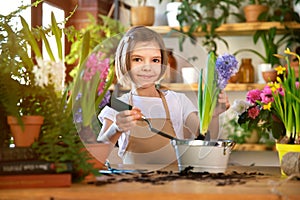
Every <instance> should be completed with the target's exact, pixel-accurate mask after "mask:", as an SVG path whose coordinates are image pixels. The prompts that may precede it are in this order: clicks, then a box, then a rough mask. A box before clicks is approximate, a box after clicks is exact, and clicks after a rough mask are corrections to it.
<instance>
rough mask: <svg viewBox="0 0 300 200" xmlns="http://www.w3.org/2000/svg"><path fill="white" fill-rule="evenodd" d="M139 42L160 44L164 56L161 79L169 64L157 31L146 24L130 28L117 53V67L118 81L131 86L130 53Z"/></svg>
mask: <svg viewBox="0 0 300 200" xmlns="http://www.w3.org/2000/svg"><path fill="white" fill-rule="evenodd" d="M138 42H155V43H157V44H158V46H159V48H160V52H161V56H162V63H161V74H160V76H159V78H158V79H160V78H161V77H162V76H163V75H164V73H165V71H166V67H167V64H168V57H167V52H166V48H165V44H164V41H163V39H162V37H161V36H160V35H159V34H158V33H156V32H155V31H153V30H151V29H148V28H146V27H144V26H136V27H132V28H131V29H129V30H128V31H127V32H126V33H125V35H124V36H123V37H122V39H121V41H120V42H119V45H118V48H117V51H116V55H115V69H116V75H117V78H118V83H119V84H121V85H123V86H130V84H131V81H132V80H131V79H130V74H129V71H130V54H131V52H132V50H133V49H134V47H135V45H136V44H137V43H138Z"/></svg>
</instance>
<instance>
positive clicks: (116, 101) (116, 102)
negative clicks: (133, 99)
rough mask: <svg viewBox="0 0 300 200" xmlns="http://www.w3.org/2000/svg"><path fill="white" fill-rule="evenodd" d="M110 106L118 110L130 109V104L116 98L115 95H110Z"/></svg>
mask: <svg viewBox="0 0 300 200" xmlns="http://www.w3.org/2000/svg"><path fill="white" fill-rule="evenodd" d="M110 106H111V107H112V108H113V109H115V110H116V111H118V112H121V111H124V110H131V109H132V106H131V105H129V104H127V103H125V102H123V101H121V100H119V99H117V98H116V97H115V96H112V97H111V100H110Z"/></svg>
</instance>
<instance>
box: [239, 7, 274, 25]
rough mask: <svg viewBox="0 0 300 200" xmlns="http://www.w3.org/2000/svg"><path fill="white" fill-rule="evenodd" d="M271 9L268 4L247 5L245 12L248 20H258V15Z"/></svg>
mask: <svg viewBox="0 0 300 200" xmlns="http://www.w3.org/2000/svg"><path fill="white" fill-rule="evenodd" d="M268 10H269V7H268V6H265V5H247V6H245V7H244V14H245V18H246V22H258V21H259V20H258V17H259V15H260V14H262V13H264V12H267V11H268Z"/></svg>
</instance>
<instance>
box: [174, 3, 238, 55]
mask: <svg viewBox="0 0 300 200" xmlns="http://www.w3.org/2000/svg"><path fill="white" fill-rule="evenodd" d="M240 3H241V0H237V1H231V0H182V5H181V6H180V7H179V14H178V15H177V20H178V21H179V23H180V32H182V33H184V34H186V35H187V36H188V37H190V38H191V39H192V40H191V42H192V43H194V41H196V33H197V32H199V30H201V32H203V33H204V40H203V45H204V46H205V47H206V48H207V51H208V52H210V51H213V52H215V53H216V51H217V43H216V40H220V41H221V42H223V43H224V44H225V45H226V47H227V48H228V44H227V42H226V40H225V39H223V38H222V37H221V36H220V35H219V34H218V33H217V32H216V29H217V28H218V27H220V26H221V25H222V24H223V23H226V20H227V18H228V17H229V16H230V15H234V16H236V17H238V18H240V19H242V16H241V15H240V14H239V13H235V12H230V11H231V10H232V9H230V8H231V7H235V8H240ZM200 9H203V10H204V14H201V13H200V12H199V10H200ZM217 10H218V16H217V17H216V16H214V14H215V13H217V12H216V11H217ZM186 25H187V26H188V30H185V27H186ZM185 37H186V36H185V35H183V36H181V37H180V44H181V45H182V43H183V42H184V41H185ZM181 49H182V46H181Z"/></svg>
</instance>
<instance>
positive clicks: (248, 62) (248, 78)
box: [238, 58, 254, 83]
mask: <svg viewBox="0 0 300 200" xmlns="http://www.w3.org/2000/svg"><path fill="white" fill-rule="evenodd" d="M238 74H239V82H240V83H254V67H253V65H252V59H251V58H242V63H241V65H240V69H239V72H238Z"/></svg>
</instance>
